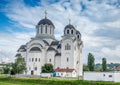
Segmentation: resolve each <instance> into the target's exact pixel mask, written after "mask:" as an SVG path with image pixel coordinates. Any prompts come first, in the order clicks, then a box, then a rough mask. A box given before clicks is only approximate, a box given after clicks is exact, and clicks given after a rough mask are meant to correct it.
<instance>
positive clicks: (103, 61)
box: [102, 58, 107, 71]
mask: <svg viewBox="0 0 120 85" xmlns="http://www.w3.org/2000/svg"><path fill="white" fill-rule="evenodd" d="M106 63H107V62H106V58H102V70H103V71H106V70H107V65H106Z"/></svg>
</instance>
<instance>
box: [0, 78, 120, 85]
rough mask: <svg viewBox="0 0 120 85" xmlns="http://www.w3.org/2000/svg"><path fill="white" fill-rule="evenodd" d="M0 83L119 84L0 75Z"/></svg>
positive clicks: (44, 84)
mask: <svg viewBox="0 0 120 85" xmlns="http://www.w3.org/2000/svg"><path fill="white" fill-rule="evenodd" d="M0 85H120V83H114V82H93V81H92V82H91V81H83V80H57V79H48V78H6V77H0Z"/></svg>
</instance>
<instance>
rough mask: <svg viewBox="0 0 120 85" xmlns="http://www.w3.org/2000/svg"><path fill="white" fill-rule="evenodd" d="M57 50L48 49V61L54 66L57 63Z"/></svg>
mask: <svg viewBox="0 0 120 85" xmlns="http://www.w3.org/2000/svg"><path fill="white" fill-rule="evenodd" d="M55 53H56V52H55V51H54V50H52V51H47V63H51V64H52V65H53V66H54V65H55Z"/></svg>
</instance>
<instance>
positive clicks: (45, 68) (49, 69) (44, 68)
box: [42, 64, 54, 73]
mask: <svg viewBox="0 0 120 85" xmlns="http://www.w3.org/2000/svg"><path fill="white" fill-rule="evenodd" d="M52 72H54V70H53V65H52V64H45V65H44V66H42V73H52Z"/></svg>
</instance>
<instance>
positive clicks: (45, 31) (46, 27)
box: [45, 25, 47, 33]
mask: <svg viewBox="0 0 120 85" xmlns="http://www.w3.org/2000/svg"><path fill="white" fill-rule="evenodd" d="M45 33H47V25H45Z"/></svg>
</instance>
